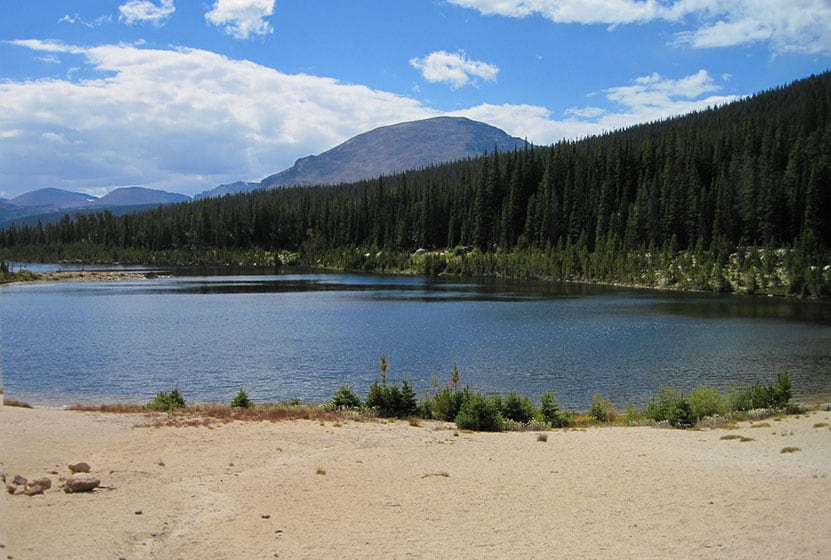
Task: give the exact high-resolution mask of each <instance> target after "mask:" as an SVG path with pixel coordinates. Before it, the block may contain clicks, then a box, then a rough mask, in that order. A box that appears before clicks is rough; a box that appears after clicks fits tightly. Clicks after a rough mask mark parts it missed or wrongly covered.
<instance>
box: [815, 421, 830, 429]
mask: <svg viewBox="0 0 831 560" xmlns="http://www.w3.org/2000/svg"><path fill="white" fill-rule="evenodd" d="M826 426H828V422H817V423H816V424H814V428H825V427H826Z"/></svg>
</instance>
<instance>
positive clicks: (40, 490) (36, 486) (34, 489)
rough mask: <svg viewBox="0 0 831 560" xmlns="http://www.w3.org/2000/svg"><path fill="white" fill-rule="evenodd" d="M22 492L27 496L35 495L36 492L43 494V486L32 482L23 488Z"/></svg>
mask: <svg viewBox="0 0 831 560" xmlns="http://www.w3.org/2000/svg"><path fill="white" fill-rule="evenodd" d="M23 493H24V494H26V495H27V496H37V495H38V494H43V487H42V486H41V485H40V484H33V485H32V486H28V487H27V488H26V489H24V490H23Z"/></svg>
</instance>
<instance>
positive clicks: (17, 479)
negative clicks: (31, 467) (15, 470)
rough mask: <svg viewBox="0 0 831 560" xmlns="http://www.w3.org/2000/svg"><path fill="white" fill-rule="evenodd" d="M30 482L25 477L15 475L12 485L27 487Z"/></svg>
mask: <svg viewBox="0 0 831 560" xmlns="http://www.w3.org/2000/svg"><path fill="white" fill-rule="evenodd" d="M27 482H29V480H28V479H27V478H26V477H25V476H20V475H19V474H16V475H14V478H13V479H12V484H17V485H18V486H26V483H27Z"/></svg>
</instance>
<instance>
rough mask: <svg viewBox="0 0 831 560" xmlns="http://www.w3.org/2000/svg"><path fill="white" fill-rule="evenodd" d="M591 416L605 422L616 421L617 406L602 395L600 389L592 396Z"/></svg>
mask: <svg viewBox="0 0 831 560" xmlns="http://www.w3.org/2000/svg"><path fill="white" fill-rule="evenodd" d="M589 416H590V417H591V418H593V419H594V421H595V422H601V423H605V422H612V421H614V419H615V417H616V416H617V412H616V411H615V407H614V406H612V401H611V400H609V399H608V398H604V397H603V396H601V394H600V392H599V391H598V392H596V393H595V394H594V396H592V406H591V408H590V409H589Z"/></svg>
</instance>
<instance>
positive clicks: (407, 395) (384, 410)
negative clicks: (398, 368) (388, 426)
mask: <svg viewBox="0 0 831 560" xmlns="http://www.w3.org/2000/svg"><path fill="white" fill-rule="evenodd" d="M366 406H367V408H370V409H372V410H373V411H374V412H375V414H376V415H378V416H380V417H381V418H407V417H409V416H414V415H415V414H416V412H417V411H418V406H417V403H416V394H415V391H414V390H413V388H412V386H411V385H410V383H409V382H408V381H407V380H406V379H404V380H403V381H402V382H401V388H400V389H399V388H398V385H397V384H396V383H391V384H388V383H387V382H386V378H384V379H382V380H381V381H380V382H379V381H378V380H377V379H376V380H375V381H373V383H372V385H370V387H369V394H368V395H367V397H366Z"/></svg>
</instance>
